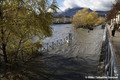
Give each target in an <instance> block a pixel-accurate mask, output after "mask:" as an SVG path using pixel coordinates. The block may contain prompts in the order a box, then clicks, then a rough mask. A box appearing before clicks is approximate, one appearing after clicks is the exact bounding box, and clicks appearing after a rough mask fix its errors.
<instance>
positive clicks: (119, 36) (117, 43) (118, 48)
mask: <svg viewBox="0 0 120 80" xmlns="http://www.w3.org/2000/svg"><path fill="white" fill-rule="evenodd" d="M111 40H112V44H113V47H114V50H115V54H116V58H117V62H118V67H119V71H120V32H118V31H116V33H115V37H111Z"/></svg>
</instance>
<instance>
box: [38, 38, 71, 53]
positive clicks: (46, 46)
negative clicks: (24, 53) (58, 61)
mask: <svg viewBox="0 0 120 80" xmlns="http://www.w3.org/2000/svg"><path fill="white" fill-rule="evenodd" d="M71 38H72V37H71ZM71 42H72V40H69V36H66V37H65V38H63V39H59V40H56V41H53V42H49V43H43V44H42V47H41V48H40V49H39V52H48V51H51V50H54V49H56V48H58V47H59V46H61V45H63V44H66V43H71Z"/></svg>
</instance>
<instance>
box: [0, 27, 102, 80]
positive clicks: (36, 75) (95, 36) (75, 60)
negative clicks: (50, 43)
mask: <svg viewBox="0 0 120 80" xmlns="http://www.w3.org/2000/svg"><path fill="white" fill-rule="evenodd" d="M72 35H73V40H72V43H71V44H70V45H69V44H63V45H61V46H59V47H58V48H56V49H54V50H52V51H49V52H48V53H47V54H45V55H43V56H38V57H37V58H35V59H33V60H31V61H30V62H27V63H25V64H24V65H20V67H13V69H12V68H10V70H9V69H8V70H6V69H5V70H6V71H4V70H3V69H2V70H1V72H0V78H1V79H0V80H85V76H88V75H92V76H93V75H97V67H98V64H99V58H100V52H101V46H102V40H103V29H101V26H98V27H96V28H95V29H94V30H93V31H88V30H86V29H78V30H75V31H74V30H73V32H72Z"/></svg>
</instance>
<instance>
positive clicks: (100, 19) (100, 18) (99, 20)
mask: <svg viewBox="0 0 120 80" xmlns="http://www.w3.org/2000/svg"><path fill="white" fill-rule="evenodd" d="M104 22H105V18H103V17H99V18H98V22H97V24H102V23H104Z"/></svg>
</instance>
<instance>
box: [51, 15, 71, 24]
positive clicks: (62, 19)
mask: <svg viewBox="0 0 120 80" xmlns="http://www.w3.org/2000/svg"><path fill="white" fill-rule="evenodd" d="M53 23H71V18H70V17H69V16H61V15H58V16H56V17H54V21H53Z"/></svg>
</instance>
